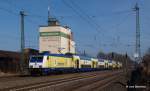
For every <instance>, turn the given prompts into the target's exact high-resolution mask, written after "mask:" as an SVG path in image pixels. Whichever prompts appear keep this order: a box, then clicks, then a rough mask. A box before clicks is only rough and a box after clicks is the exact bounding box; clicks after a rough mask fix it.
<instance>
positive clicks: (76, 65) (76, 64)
mask: <svg viewBox="0 0 150 91" xmlns="http://www.w3.org/2000/svg"><path fill="white" fill-rule="evenodd" d="M75 67H76V68H79V60H76V61H75Z"/></svg>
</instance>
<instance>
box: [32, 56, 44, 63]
mask: <svg viewBox="0 0 150 91" xmlns="http://www.w3.org/2000/svg"><path fill="white" fill-rule="evenodd" d="M42 61H43V56H33V57H31V59H30V62H42Z"/></svg>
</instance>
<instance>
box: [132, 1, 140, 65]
mask: <svg viewBox="0 0 150 91" xmlns="http://www.w3.org/2000/svg"><path fill="white" fill-rule="evenodd" d="M134 11H135V13H136V48H135V54H134V57H135V61H136V62H137V63H139V62H140V61H141V50H140V22H139V7H138V4H136V5H135V7H134Z"/></svg>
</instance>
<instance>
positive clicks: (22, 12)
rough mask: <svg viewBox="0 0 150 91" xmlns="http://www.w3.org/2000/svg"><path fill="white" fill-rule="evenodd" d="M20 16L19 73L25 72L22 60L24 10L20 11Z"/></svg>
mask: <svg viewBox="0 0 150 91" xmlns="http://www.w3.org/2000/svg"><path fill="white" fill-rule="evenodd" d="M20 16H21V22H20V23H21V24H20V30H21V31H20V32H21V46H20V47H21V56H20V69H21V70H20V71H21V74H25V60H24V58H25V57H24V48H25V40H24V16H25V12H24V11H20Z"/></svg>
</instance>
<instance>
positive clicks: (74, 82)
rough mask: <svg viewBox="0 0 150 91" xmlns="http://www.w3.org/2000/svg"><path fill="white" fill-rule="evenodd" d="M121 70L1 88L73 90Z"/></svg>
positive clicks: (39, 90)
mask: <svg viewBox="0 0 150 91" xmlns="http://www.w3.org/2000/svg"><path fill="white" fill-rule="evenodd" d="M120 73H121V71H116V72H110V71H109V72H108V71H105V72H91V73H89V72H88V73H81V74H80V75H79V74H78V75H74V76H72V77H67V78H61V79H55V80H49V81H45V82H38V83H34V84H28V85H24V86H17V87H11V88H5V89H1V90H2V91H43V90H44V91H50V90H56V91H60V90H62V89H63V90H64V91H71V90H73V89H76V88H80V87H82V86H85V85H88V84H89V83H93V82H96V81H101V80H103V79H106V78H109V77H111V76H115V75H116V74H120Z"/></svg>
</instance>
